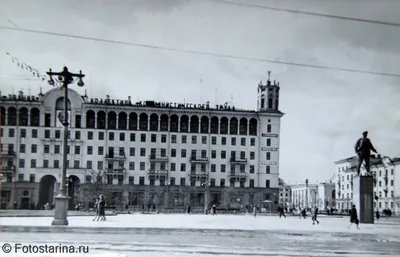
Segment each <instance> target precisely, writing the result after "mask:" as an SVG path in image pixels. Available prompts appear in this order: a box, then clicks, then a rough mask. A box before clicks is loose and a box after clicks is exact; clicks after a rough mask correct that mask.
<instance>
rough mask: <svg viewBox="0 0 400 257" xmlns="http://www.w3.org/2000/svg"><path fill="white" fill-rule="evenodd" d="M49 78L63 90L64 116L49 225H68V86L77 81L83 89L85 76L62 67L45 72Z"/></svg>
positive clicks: (50, 81) (51, 83) (51, 82)
mask: <svg viewBox="0 0 400 257" xmlns="http://www.w3.org/2000/svg"><path fill="white" fill-rule="evenodd" d="M46 73H47V75H49V76H50V79H49V81H48V83H49V84H50V85H54V84H55V81H54V79H53V76H54V77H55V80H56V81H57V82H59V83H60V84H61V85H62V87H63V88H64V115H63V117H62V118H63V120H62V124H63V127H64V131H63V133H64V137H63V162H62V169H61V183H60V189H59V194H58V195H57V196H56V197H55V205H56V206H55V210H54V220H53V222H52V223H51V225H68V220H67V214H68V200H69V197H68V196H67V195H66V191H65V187H66V180H67V147H68V125H69V123H68V85H69V84H73V83H75V82H76V80H78V83H77V85H78V86H80V87H83V85H84V84H83V81H82V78H83V77H84V76H85V75H84V74H82V71H80V72H79V74H75V73H71V72H69V71H68V68H67V67H64V69H63V71H62V72H52V71H51V69H50V70H49V71H48V72H46Z"/></svg>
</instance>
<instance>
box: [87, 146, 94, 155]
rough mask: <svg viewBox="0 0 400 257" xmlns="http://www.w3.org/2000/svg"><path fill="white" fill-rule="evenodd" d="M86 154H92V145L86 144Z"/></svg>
mask: <svg viewBox="0 0 400 257" xmlns="http://www.w3.org/2000/svg"><path fill="white" fill-rule="evenodd" d="M87 154H88V155H92V154H93V146H88V147H87Z"/></svg>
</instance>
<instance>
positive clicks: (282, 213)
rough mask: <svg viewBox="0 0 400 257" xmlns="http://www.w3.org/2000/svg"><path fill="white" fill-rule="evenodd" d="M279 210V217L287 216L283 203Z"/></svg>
mask: <svg viewBox="0 0 400 257" xmlns="http://www.w3.org/2000/svg"><path fill="white" fill-rule="evenodd" d="M278 212H279V218H281V217H282V216H283V217H285V218H286V215H285V209H284V208H283V207H282V205H281V206H279V208H278Z"/></svg>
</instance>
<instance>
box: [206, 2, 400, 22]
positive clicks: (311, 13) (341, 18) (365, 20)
mask: <svg viewBox="0 0 400 257" xmlns="http://www.w3.org/2000/svg"><path fill="white" fill-rule="evenodd" d="M208 1H211V2H216V3H221V4H229V5H238V6H245V7H250V8H258V9H266V10H271V11H280V12H288V13H295V14H302V15H309V16H316V17H324V18H331V19H338V20H348V21H356V22H364V23H371V24H378V25H386V26H394V27H400V23H395V22H386V21H376V20H368V19H361V18H354V17H346V16H339V15H332V14H325V13H315V12H306V11H299V10H292V9H285V8H277V7H271V6H265V5H256V4H248V3H241V2H232V1H227V0H208Z"/></svg>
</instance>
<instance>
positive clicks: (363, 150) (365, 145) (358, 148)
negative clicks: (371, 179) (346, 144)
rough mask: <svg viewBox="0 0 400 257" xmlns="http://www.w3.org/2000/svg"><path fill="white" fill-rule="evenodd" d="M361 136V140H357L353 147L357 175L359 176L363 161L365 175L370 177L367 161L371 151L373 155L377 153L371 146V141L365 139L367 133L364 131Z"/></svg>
mask: <svg viewBox="0 0 400 257" xmlns="http://www.w3.org/2000/svg"><path fill="white" fill-rule="evenodd" d="M362 135H363V136H362V138H360V139H358V140H357V143H356V145H355V146H354V150H355V152H356V154H357V155H358V166H357V175H360V170H361V165H362V164H363V162H364V161H365V169H366V172H367V175H369V176H370V175H371V173H370V166H369V159H370V156H371V151H373V152H374V153H377V151H376V150H375V148H374V146H373V145H372V143H371V140H369V138H368V137H367V136H368V131H364V132H363V134H362Z"/></svg>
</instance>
